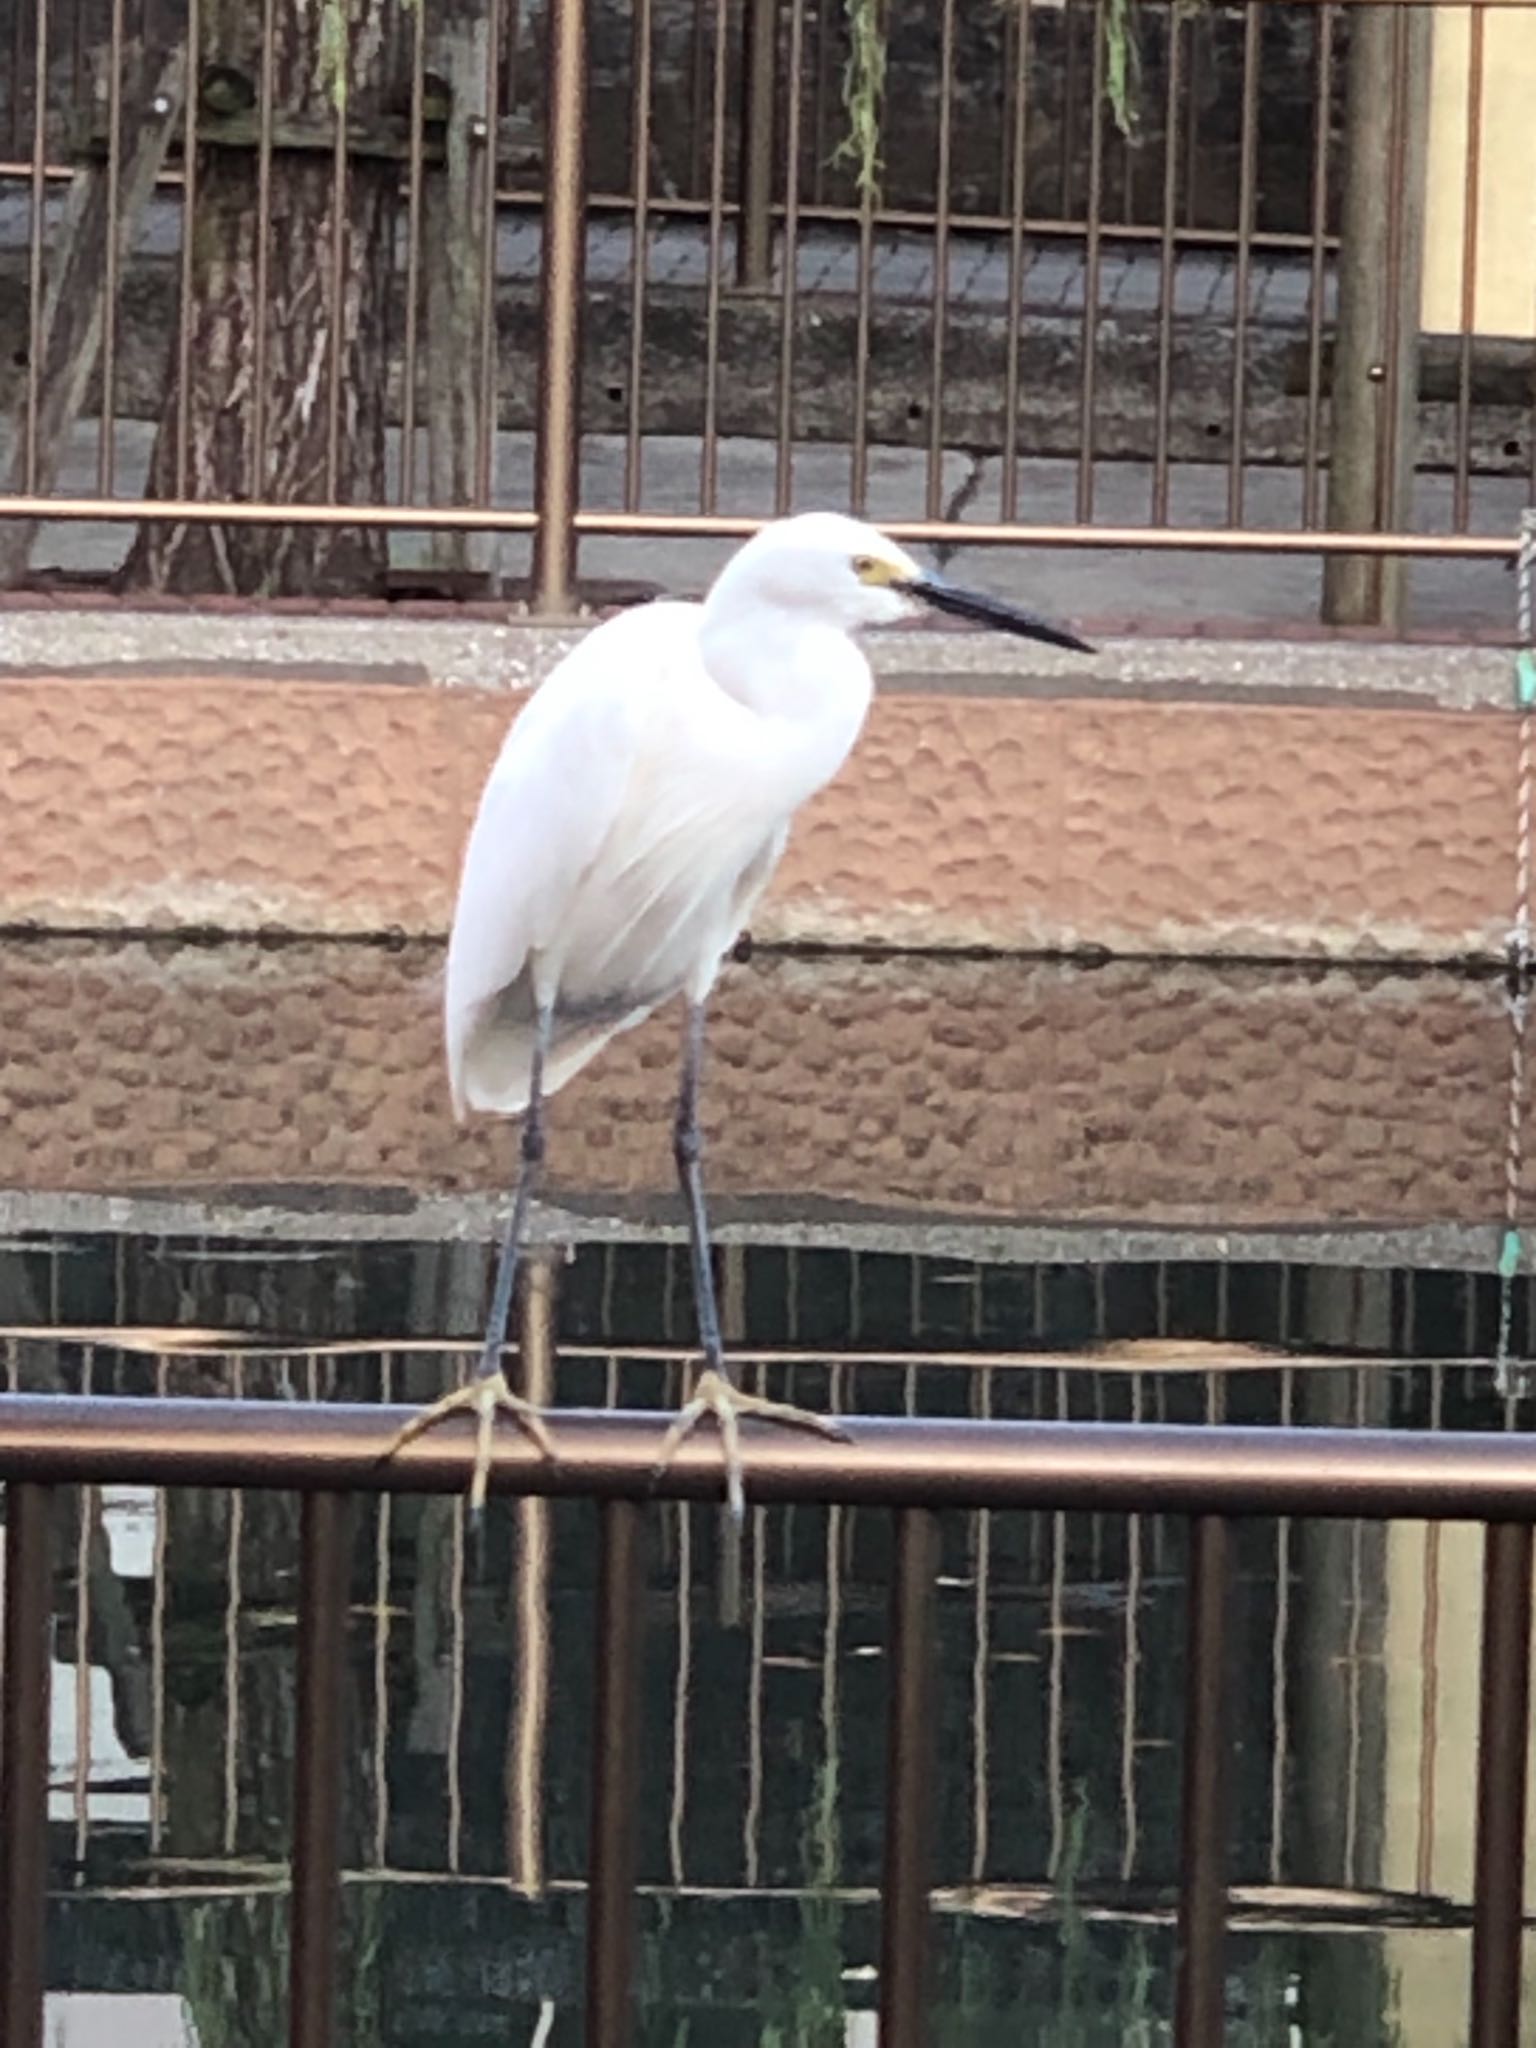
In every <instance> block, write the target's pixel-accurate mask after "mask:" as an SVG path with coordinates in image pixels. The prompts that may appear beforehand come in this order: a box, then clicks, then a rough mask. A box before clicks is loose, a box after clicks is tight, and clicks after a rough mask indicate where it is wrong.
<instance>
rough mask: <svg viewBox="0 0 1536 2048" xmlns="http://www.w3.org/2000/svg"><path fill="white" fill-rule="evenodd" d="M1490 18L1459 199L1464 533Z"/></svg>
mask: <svg viewBox="0 0 1536 2048" xmlns="http://www.w3.org/2000/svg"><path fill="white" fill-rule="evenodd" d="M1486 26H1487V16H1486V13H1485V10H1484V9H1483V7H1482V6H1481V5H1479V4H1474V5H1473V6H1472V7H1471V8H1470V9H1469V10H1468V26H1467V33H1468V38H1469V42H1468V51H1467V160H1466V165H1465V168H1464V174H1463V186H1462V201H1461V333H1460V335H1459V337H1458V345H1457V358H1458V359H1457V365H1456V462H1455V473H1454V480H1453V483H1452V487H1451V503H1452V512H1451V524H1452V526H1453V528H1454V529H1455V531H1456V532H1457V533H1465V532H1466V530H1467V522H1468V519H1469V517H1470V515H1471V497H1472V490H1471V475H1470V471H1471V463H1472V336H1473V333H1474V330H1475V328H1476V324H1477V236H1478V226H1479V219H1478V215H1479V201H1480V199H1481V196H1482V195H1481V191H1480V179H1481V172H1482V157H1483V59H1484V54H1485V36H1484V31H1485V29H1486Z"/></svg>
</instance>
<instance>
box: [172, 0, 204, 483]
mask: <svg viewBox="0 0 1536 2048" xmlns="http://www.w3.org/2000/svg"><path fill="white" fill-rule="evenodd" d="M202 13H203V11H202V7H201V5H200V0H187V103H186V109H185V115H184V119H183V123H182V161H181V262H180V268H179V272H178V279H177V308H176V317H177V329H176V460H175V464H174V470H175V476H176V495H177V497H178V498H184V497H185V496H186V495H187V475H188V467H187V466H188V464H189V462H190V461H191V459H192V321H193V308H194V306H195V305H196V298H195V295H194V293H193V289H192V257H193V247H194V244H195V242H196V235H195V233H194V223H195V221H196V218H197V110H198V107H199V106H200V105H201V103H202V90H201V85H200V83H199V81H200V80H201V78H202V39H201V38H202Z"/></svg>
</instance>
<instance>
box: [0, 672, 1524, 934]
mask: <svg viewBox="0 0 1536 2048" xmlns="http://www.w3.org/2000/svg"><path fill="white" fill-rule="evenodd" d="M1340 658H1341V660H1342V659H1344V657H1343V656H1341V657H1340ZM510 708H511V707H509V704H508V701H507V700H506V699H505V698H504V697H501V696H498V695H496V694H494V693H491V692H488V691H481V690H454V689H447V690H445V689H441V688H437V687H434V686H431V685H427V684H420V685H418V684H411V683H405V682H369V681H353V680H349V681H307V680H303V679H271V678H268V679H259V678H258V679H253V678H250V677H243V678H231V677H229V676H220V675H208V676H205V677H199V676H187V675H177V676H170V677H154V676H145V675H143V674H117V675H114V674H104V675H101V676H97V677H89V676H86V677H80V676H75V677H60V676H41V677H33V678H28V677H26V676H13V677H12V678H10V679H8V680H6V681H4V682H3V684H0V786H3V787H4V790H5V800H6V817H5V833H4V840H3V845H0V922H3V923H7V924H11V925H16V924H26V925H36V926H39V927H42V928H45V929H54V930H59V929H64V930H80V929H97V928H100V929H110V928H113V927H119V928H121V927H138V928H151V929H157V930H168V931H170V930H177V929H181V928H185V927H188V926H208V927H214V928H217V929H219V930H224V931H229V932H234V933H239V932H250V931H255V930H260V929H264V928H277V929H281V930H284V931H293V932H306V933H314V934H317V935H319V934H341V933H359V932H362V933H366V932H383V931H399V932H404V933H408V934H413V935H414V934H438V933H441V932H442V931H443V929H444V928H445V926H446V923H447V920H448V916H449V912H450V907H451V899H452V890H453V884H454V878H455V874H456V870H457V862H458V858H459V850H460V847H461V846H462V843H463V837H464V833H465V831H466V828H467V825H468V821H469V818H470V815H471V813H472V810H473V806H474V802H475V798H476V795H477V792H478V790H479V787H480V784H481V781H482V779H483V777H484V774H485V771H486V768H487V765H488V763H489V761H490V759H491V757H492V755H493V754H494V752H495V749H496V747H497V745H498V744H499V741H500V738H501V735H502V733H503V731H504V730H505V727H506V723H507V719H508V716H509V710H510ZM1515 769H1516V755H1515V726H1514V723H1513V721H1512V720H1511V719H1510V718H1509V717H1508V716H1507V715H1506V714H1503V713H1500V712H1494V711H1483V712H1476V711H1465V712H1450V711H1445V710H1439V709H1435V708H1423V707H1419V706H1415V705H1411V704H1410V705H1402V704H1391V703H1386V704H1375V705H1370V706H1365V705H1360V704H1355V703H1350V702H1341V703H1335V704H1328V703H1315V702H1314V703H1291V704H1286V703H1278V704H1277V703H1252V702H1241V701H1229V702H1211V701H1202V700H1201V699H1199V698H1190V699H1187V700H1185V701H1182V702H1180V701H1162V702H1148V701H1141V700H1136V699H1118V700H1112V701H1097V700H1090V699H1087V698H1085V697H1082V696H1074V697H1052V696H1034V697H1023V696H1017V695H1010V694H977V695H967V694H963V693H962V692H961V691H960V690H957V689H947V690H945V691H943V692H942V693H937V694H928V695H923V694H916V693H908V694H902V695H896V696H889V697H882V698H881V699H880V700H879V701H877V703H876V705H875V708H874V711H873V713H872V716H871V719H870V722H869V726H868V729H867V731H866V733H865V736H864V738H863V740H862V741H861V743H860V745H859V747H858V749H857V750H856V752H855V754H854V757H853V759H852V761H851V762H850V763H849V765H848V767H847V768H846V769H845V771H844V773H843V774H842V776H841V777H840V778H839V779H838V781H837V782H836V783H835V784H834V785H833V787H832V788H831V789H829V790H828V791H827V792H825V793H824V794H823V795H822V796H821V797H820V798H819V799H817V800H816V801H815V802H814V803H813V804H812V805H811V806H810V807H809V808H808V809H807V811H806V813H805V814H804V816H803V817H802V819H801V821H800V823H799V826H798V828H797V830H796V833H795V835H794V838H793V840H792V843H791V850H790V854H789V857H788V859H787V860H786V862H785V865H784V868H783V870H782V873H781V876H780V879H779V881H778V883H777V884H776V886H775V888H774V890H773V892H772V894H771V896H770V898H769V899H768V901H767V902H766V904H765V905H764V907H763V909H762V911H761V913H760V915H759V918H758V920H757V924H756V928H755V932H754V936H755V937H756V938H758V939H760V940H764V941H772V940H783V941H795V942H803V943H814V944H817V945H828V946H849V945H900V946H907V947H940V948H954V947H978V946H984V947H994V948H998V949H1001V950H1008V951H1014V950H1032V951H1041V950H1054V949H1075V948H1104V949H1108V950H1109V951H1112V952H1116V953H1125V952H1130V953H1163V954H1167V953H1173V954H1192V955H1208V954H1214V955H1231V954H1244V953H1260V954H1265V955H1280V956H1287V957H1288V956H1295V957H1300V958H1368V959H1369V958H1375V959H1380V958H1383V957H1393V958H1404V959H1419V960H1427V959H1443V958H1445V957H1447V956H1449V955H1458V954H1463V953H1473V952H1480V953H1488V952H1492V951H1497V950H1498V948H1499V946H1500V945H1501V943H1502V939H1503V935H1504V933H1505V931H1506V929H1507V927H1508V925H1509V923H1510V921H1511V919H1512V917H1513V914H1514V908H1515V904H1514V892H1515V873H1516V864H1515V850H1514V821H1515V813H1516V789H1515Z"/></svg>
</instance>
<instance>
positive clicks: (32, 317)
mask: <svg viewBox="0 0 1536 2048" xmlns="http://www.w3.org/2000/svg"><path fill="white" fill-rule="evenodd" d="M16 12H17V15H18V17H19V16H20V14H21V8H20V6H19V5H18V7H17V10H16ZM33 34H34V36H35V38H36V47H35V49H34V51H33V66H32V92H33V103H32V158H31V161H30V163H28V164H27V166H26V173H27V176H28V178H29V179H30V180H31V186H30V190H29V192H28V200H27V397H26V415H25V419H24V422H23V428H22V432H23V448H24V454H23V469H22V475H23V478H24V479H25V482H26V487H27V489H28V490H29V491H35V490H36V488H37V461H38V447H37V421H38V408H39V405H40V404H41V400H42V393H41V391H40V390H39V389H38V366H39V364H40V363H41V361H42V355H43V191H44V186H45V184H46V172H47V154H48V0H35V12H34V17H33Z"/></svg>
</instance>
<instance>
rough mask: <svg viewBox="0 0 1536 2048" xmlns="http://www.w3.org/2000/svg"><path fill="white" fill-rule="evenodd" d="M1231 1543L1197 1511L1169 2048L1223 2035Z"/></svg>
mask: <svg viewBox="0 0 1536 2048" xmlns="http://www.w3.org/2000/svg"><path fill="white" fill-rule="evenodd" d="M1211 1433H1212V1434H1213V1435H1214V1434H1219V1433H1220V1432H1217V1431H1212V1432H1211ZM1230 1548H1231V1531H1230V1529H1229V1528H1228V1525H1227V1523H1226V1521H1225V1520H1224V1519H1223V1518H1222V1517H1221V1516H1219V1515H1209V1514H1204V1515H1200V1516H1198V1517H1197V1518H1196V1520H1195V1521H1194V1523H1193V1525H1192V1526H1191V1529H1190V1560H1189V1621H1188V1627H1187V1633H1186V1647H1185V1653H1184V1654H1185V1678H1184V1684H1185V1693H1184V1785H1183V1793H1182V1797H1181V1806H1182V1817H1181V1823H1180V1874H1179V1931H1178V1979H1177V1987H1176V1991H1175V2018H1174V2042H1175V2048H1221V2043H1222V2041H1223V2039H1224V2037H1225V2011H1224V2003H1225V1993H1226V1970H1225V1967H1224V1953H1225V1947H1226V1920H1227V1779H1228V1757H1227V1749H1228V1741H1229V1737H1228V1731H1227V1694H1228V1684H1227V1598H1228V1581H1229V1578H1230V1572H1231V1565H1230Z"/></svg>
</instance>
